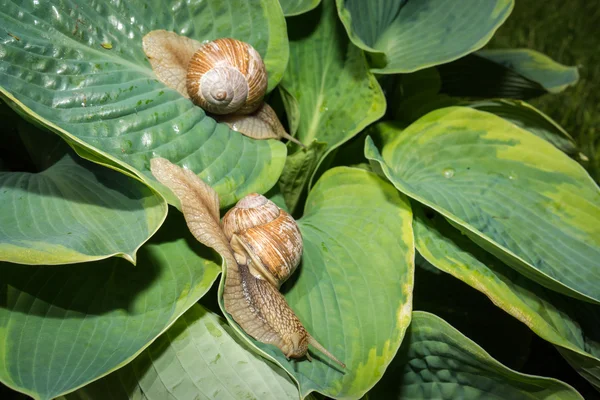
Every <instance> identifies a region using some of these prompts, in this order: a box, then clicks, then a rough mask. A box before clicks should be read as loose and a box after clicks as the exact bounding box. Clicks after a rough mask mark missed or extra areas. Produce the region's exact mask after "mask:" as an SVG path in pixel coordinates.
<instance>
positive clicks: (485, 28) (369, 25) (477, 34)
mask: <svg viewBox="0 0 600 400" xmlns="http://www.w3.org/2000/svg"><path fill="white" fill-rule="evenodd" d="M336 3H337V6H338V12H339V15H340V18H341V20H342V22H343V23H344V27H345V28H346V31H347V32H348V35H349V36H350V38H351V39H352V42H353V43H354V44H356V45H357V46H358V47H360V48H361V49H363V50H365V51H368V52H369V53H371V57H372V65H373V67H374V71H376V72H377V73H381V74H395V73H400V72H412V71H417V70H419V69H423V68H427V67H430V66H432V65H437V64H442V63H446V62H449V61H452V60H455V59H457V58H460V57H462V56H464V55H466V54H468V53H471V52H473V51H475V50H478V49H480V48H481V47H483V46H484V45H485V44H486V43H487V42H488V40H490V38H491V37H492V35H493V33H494V32H495V31H496V29H498V27H499V26H500V25H501V24H502V23H503V22H504V21H505V20H506V18H507V17H508V15H509V14H510V12H511V11H512V8H513V1H512V0H493V1H486V2H480V1H478V0H463V1H460V2H458V3H457V2H455V1H453V0H421V1H406V0H401V1H397V0H372V1H371V0H370V1H363V0H336Z"/></svg>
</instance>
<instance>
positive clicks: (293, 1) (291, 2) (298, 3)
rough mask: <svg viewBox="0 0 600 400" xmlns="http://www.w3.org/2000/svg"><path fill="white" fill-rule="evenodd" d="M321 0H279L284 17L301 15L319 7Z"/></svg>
mask: <svg viewBox="0 0 600 400" xmlns="http://www.w3.org/2000/svg"><path fill="white" fill-rule="evenodd" d="M320 2H321V0H279V4H281V8H282V9H283V14H284V15H285V16H286V17H291V16H294V15H299V14H303V13H305V12H307V11H310V10H312V9H313V8H315V7H316V6H318V5H319V3H320Z"/></svg>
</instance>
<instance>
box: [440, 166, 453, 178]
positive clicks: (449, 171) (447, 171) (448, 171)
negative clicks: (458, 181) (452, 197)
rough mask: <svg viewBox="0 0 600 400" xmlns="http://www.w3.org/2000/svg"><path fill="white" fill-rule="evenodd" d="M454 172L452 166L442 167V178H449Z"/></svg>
mask: <svg viewBox="0 0 600 400" xmlns="http://www.w3.org/2000/svg"><path fill="white" fill-rule="evenodd" d="M455 172H456V171H455V170H454V168H444V170H443V171H442V174H444V178H446V179H450V178H452V177H453V176H454V173H455Z"/></svg>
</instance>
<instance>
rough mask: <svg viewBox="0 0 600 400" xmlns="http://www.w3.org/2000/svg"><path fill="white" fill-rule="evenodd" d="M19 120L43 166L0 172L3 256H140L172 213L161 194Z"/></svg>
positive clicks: (66, 259) (20, 259)
mask: <svg viewBox="0 0 600 400" xmlns="http://www.w3.org/2000/svg"><path fill="white" fill-rule="evenodd" d="M11 114H13V115H14V113H12V112H11ZM15 125H17V126H18V130H19V133H20V136H21V140H22V141H23V143H24V144H25V146H26V147H27V149H28V152H29V156H30V158H32V161H33V162H34V163H35V164H37V167H38V168H40V172H37V173H31V172H0V187H2V189H1V190H0V203H1V204H2V205H3V206H2V208H0V260H1V261H9V262H14V263H19V264H43V265H52V264H69V263H76V262H85V261H94V260H100V259H103V258H108V257H111V256H115V255H116V256H120V257H123V258H125V259H126V260H128V261H130V262H132V263H135V258H136V252H137V250H138V249H139V247H140V246H141V245H142V244H143V243H144V242H146V241H147V240H148V239H149V238H150V236H152V235H153V234H154V233H155V232H156V231H157V230H158V228H159V227H160V225H161V224H162V222H163V221H164V219H165V218H166V216H167V204H166V203H165V201H164V200H163V199H162V198H161V196H160V195H158V194H157V193H156V192H154V191H153V190H151V189H150V188H148V187H147V186H146V185H144V184H142V183H141V182H139V181H137V180H136V179H133V178H130V177H127V176H125V175H123V174H120V173H118V172H116V171H113V170H111V169H108V168H104V167H101V166H98V165H96V164H93V163H91V162H89V161H85V160H82V159H80V158H79V157H78V156H77V155H75V154H74V153H73V152H72V151H68V150H69V147H68V146H67V145H66V144H65V143H64V142H63V141H62V140H61V139H60V138H59V137H58V136H56V135H55V134H53V133H50V132H42V131H40V130H38V129H36V128H34V127H33V126H31V125H30V124H27V123H25V122H24V121H22V120H21V121H18V120H17V121H15Z"/></svg>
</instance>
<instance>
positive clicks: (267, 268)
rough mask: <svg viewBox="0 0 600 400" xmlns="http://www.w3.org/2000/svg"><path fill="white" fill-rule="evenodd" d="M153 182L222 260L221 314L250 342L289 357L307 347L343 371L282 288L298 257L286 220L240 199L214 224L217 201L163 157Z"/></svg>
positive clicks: (262, 202) (154, 167) (261, 201)
mask: <svg viewBox="0 0 600 400" xmlns="http://www.w3.org/2000/svg"><path fill="white" fill-rule="evenodd" d="M150 169H151V171H152V174H153V175H154V177H155V178H156V179H157V180H158V181H159V182H161V183H162V184H163V185H165V186H167V187H168V188H169V189H170V190H171V191H172V192H173V193H174V194H175V195H176V196H177V198H178V199H179V201H180V202H181V211H182V212H183V215H184V217H185V220H186V222H187V225H188V228H189V230H190V232H191V233H192V234H193V235H194V237H195V238H196V239H197V240H198V241H199V242H201V243H203V244H204V245H206V246H208V247H211V248H213V249H215V250H216V251H217V252H218V253H219V254H220V255H221V256H222V257H223V259H224V261H225V265H226V266H227V268H226V270H225V282H224V288H223V303H224V308H225V311H226V312H227V313H228V314H229V315H231V317H232V318H233V319H234V321H235V322H236V323H237V324H238V325H239V326H240V327H241V328H242V329H243V330H244V331H245V332H246V333H247V334H248V335H250V336H252V337H253V338H254V339H256V340H258V341H260V342H263V343H267V344H272V345H274V346H277V347H278V348H279V349H280V350H281V351H282V352H283V354H284V355H285V356H286V357H288V358H300V357H304V356H306V357H307V358H308V359H309V360H310V356H309V353H308V346H309V345H311V346H313V347H314V348H316V349H317V350H319V351H320V352H321V353H323V354H325V355H326V356H327V357H329V358H330V359H331V360H333V361H335V362H336V363H337V364H339V365H340V366H342V368H345V365H344V364H343V363H342V362H340V361H339V360H338V359H336V358H335V357H334V356H333V355H332V354H331V353H329V352H328V351H327V349H325V348H324V347H323V346H322V345H321V344H319V343H318V342H317V341H316V340H315V339H314V338H313V337H312V336H311V335H310V334H309V333H308V331H307V330H306V329H305V328H304V326H303V324H302V322H300V320H299V319H298V317H297V316H296V314H295V313H294V311H293V310H292V309H291V308H290V306H289V305H288V304H287V301H286V300H285V297H283V295H282V294H281V293H280V292H279V287H280V286H281V284H282V283H283V282H284V281H285V280H286V279H288V278H289V276H290V275H291V274H292V273H293V272H294V271H295V270H296V268H297V267H298V264H299V262H300V259H301V257H302V251H303V244H302V234H301V232H300V229H299V228H298V225H297V224H296V221H295V220H294V219H293V217H292V216H291V215H289V214H288V213H287V212H285V211H284V210H282V209H281V208H279V207H277V205H276V204H275V203H273V202H272V201H270V200H268V199H267V198H265V197H264V196H262V195H259V194H256V193H254V194H250V195H248V196H246V197H244V198H243V199H241V200H240V201H239V202H238V203H237V205H236V206H234V207H233V208H232V209H231V210H229V211H228V212H227V214H226V215H225V216H224V217H223V220H222V221H220V219H219V196H218V195H217V193H216V192H215V191H214V189H212V188H211V187H210V186H209V185H207V184H206V183H205V182H203V181H202V180H201V179H200V178H199V177H198V176H197V175H196V174H194V173H193V172H192V171H190V170H184V169H183V168H181V167H178V166H177V165H174V164H173V163H171V162H170V161H168V160H166V159H164V158H153V159H152V160H151V161H150Z"/></svg>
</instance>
